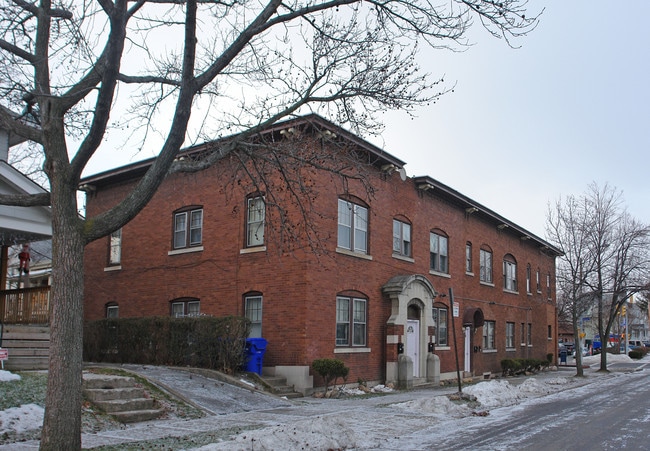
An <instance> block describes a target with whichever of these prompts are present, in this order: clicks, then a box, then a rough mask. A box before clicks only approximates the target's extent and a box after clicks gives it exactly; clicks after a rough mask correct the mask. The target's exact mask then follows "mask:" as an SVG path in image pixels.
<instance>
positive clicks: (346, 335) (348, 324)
mask: <svg viewBox="0 0 650 451" xmlns="http://www.w3.org/2000/svg"><path fill="white" fill-rule="evenodd" d="M367 318H368V300H367V299H366V298H364V297H361V296H359V295H346V294H340V295H338V296H336V346H366V343H367V332H368V319H367Z"/></svg>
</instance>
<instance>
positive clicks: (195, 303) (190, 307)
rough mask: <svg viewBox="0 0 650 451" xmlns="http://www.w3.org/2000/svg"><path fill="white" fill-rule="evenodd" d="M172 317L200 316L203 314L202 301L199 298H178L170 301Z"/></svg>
mask: <svg viewBox="0 0 650 451" xmlns="http://www.w3.org/2000/svg"><path fill="white" fill-rule="evenodd" d="M169 305H170V309H171V315H172V316H173V317H174V318H183V317H185V316H199V315H200V314H201V301H199V300H198V299H197V298H178V299H174V300H172V301H170V303H169Z"/></svg>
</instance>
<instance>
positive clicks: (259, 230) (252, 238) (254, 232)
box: [246, 196, 266, 247]
mask: <svg viewBox="0 0 650 451" xmlns="http://www.w3.org/2000/svg"><path fill="white" fill-rule="evenodd" d="M246 207H247V208H246V212H247V214H246V247H254V246H263V245H264V218H265V212H266V206H265V204H264V198H263V197H261V196H258V197H250V198H249V199H248V202H247V206H246Z"/></svg>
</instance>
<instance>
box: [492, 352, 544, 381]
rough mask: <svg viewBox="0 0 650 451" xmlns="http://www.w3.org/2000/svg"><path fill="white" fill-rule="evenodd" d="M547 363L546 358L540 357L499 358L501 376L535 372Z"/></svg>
mask: <svg viewBox="0 0 650 451" xmlns="http://www.w3.org/2000/svg"><path fill="white" fill-rule="evenodd" d="M551 355H552V354H551ZM549 364H550V362H549V361H548V360H540V359H503V360H501V370H502V371H503V376H515V375H517V374H523V373H526V372H529V373H536V372H538V371H540V370H541V369H542V368H546V367H547V366H548V365H549Z"/></svg>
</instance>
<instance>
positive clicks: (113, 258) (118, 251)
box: [108, 229, 122, 265]
mask: <svg viewBox="0 0 650 451" xmlns="http://www.w3.org/2000/svg"><path fill="white" fill-rule="evenodd" d="M121 261H122V229H117V230H116V231H115V232H113V233H111V236H110V238H109V249H108V264H109V265H119V264H120V263H121Z"/></svg>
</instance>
